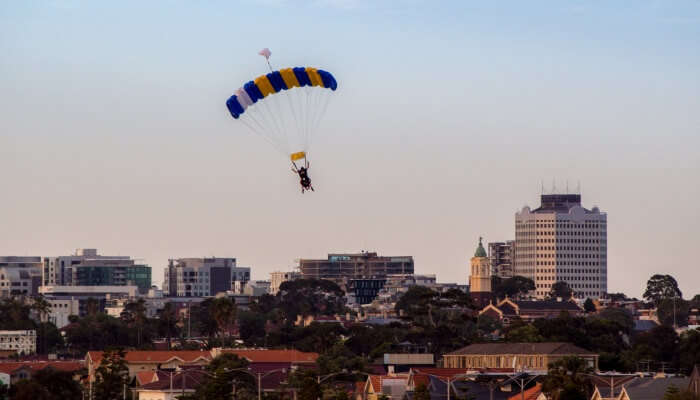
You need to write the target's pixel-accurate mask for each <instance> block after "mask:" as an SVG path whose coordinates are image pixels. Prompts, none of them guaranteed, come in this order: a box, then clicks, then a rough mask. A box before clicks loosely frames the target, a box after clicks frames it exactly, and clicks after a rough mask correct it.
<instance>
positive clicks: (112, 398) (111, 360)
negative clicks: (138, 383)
mask: <svg viewBox="0 0 700 400" xmlns="http://www.w3.org/2000/svg"><path fill="white" fill-rule="evenodd" d="M125 355H126V353H125V352H124V350H121V349H119V350H107V351H105V352H104V353H103V354H102V360H101V361H100V366H99V367H97V370H96V372H95V377H96V380H95V398H97V399H105V400H121V399H122V398H123V397H122V396H123V395H124V393H126V395H127V397H129V396H130V395H131V392H130V391H129V390H128V389H127V386H128V384H129V368H128V367H127V366H126V361H125V360H124V357H125Z"/></svg>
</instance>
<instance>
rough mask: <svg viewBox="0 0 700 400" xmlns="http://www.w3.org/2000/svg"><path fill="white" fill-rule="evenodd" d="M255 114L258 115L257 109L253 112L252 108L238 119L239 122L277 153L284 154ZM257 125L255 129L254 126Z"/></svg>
mask: <svg viewBox="0 0 700 400" xmlns="http://www.w3.org/2000/svg"><path fill="white" fill-rule="evenodd" d="M256 114H259V111H258V110H257V109H255V110H254V107H251V108H250V111H249V112H248V113H246V115H244V116H242V117H241V118H240V120H241V122H244V123H245V124H246V126H248V127H249V128H251V129H252V130H253V132H255V133H257V134H258V135H260V136H262V137H263V138H264V139H265V140H267V141H268V142H270V143H271V144H272V145H273V147H274V148H275V149H277V151H279V152H280V153H282V154H284V153H285V151H284V149H283V148H281V147H280V144H279V143H278V142H277V141H276V140H275V138H274V137H273V136H272V135H271V134H270V132H269V131H268V130H267V129H265V127H264V125H263V124H261V123H260V121H258V119H257V118H256V117H255V115H256ZM248 119H250V121H252V122H253V123H254V124H251V123H250V121H248ZM255 125H257V128H256V126H255Z"/></svg>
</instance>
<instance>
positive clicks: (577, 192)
mask: <svg viewBox="0 0 700 400" xmlns="http://www.w3.org/2000/svg"><path fill="white" fill-rule="evenodd" d="M576 194H578V195H580V194H581V181H580V180H579V181H578V183H577V184H576Z"/></svg>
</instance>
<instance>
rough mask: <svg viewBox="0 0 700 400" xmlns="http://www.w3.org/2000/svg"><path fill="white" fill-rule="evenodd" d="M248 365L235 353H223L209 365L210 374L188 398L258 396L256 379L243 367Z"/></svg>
mask: <svg viewBox="0 0 700 400" xmlns="http://www.w3.org/2000/svg"><path fill="white" fill-rule="evenodd" d="M247 367H248V361H247V360H245V359H242V358H239V357H238V356H237V355H235V354H222V355H221V356H219V357H216V358H215V359H213V360H212V361H211V363H209V365H208V366H207V372H208V374H209V375H208V376H207V378H206V379H205V380H204V382H203V383H202V384H201V385H200V386H199V387H198V388H197V389H196V391H195V393H194V394H192V395H190V396H188V397H189V399H188V400H228V399H231V398H235V399H241V400H248V399H254V398H256V393H257V389H256V388H257V386H256V383H255V379H254V378H253V377H252V376H250V375H249V374H247V373H245V372H242V371H241V369H246V368H247Z"/></svg>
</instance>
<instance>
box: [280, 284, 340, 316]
mask: <svg viewBox="0 0 700 400" xmlns="http://www.w3.org/2000/svg"><path fill="white" fill-rule="evenodd" d="M277 308H279V309H280V311H281V313H282V316H283V317H284V318H285V319H286V320H288V321H294V320H296V318H297V316H298V315H301V316H307V315H335V314H341V313H344V312H345V292H343V290H342V289H341V288H340V287H339V286H338V285H336V284H335V283H334V282H331V281H329V280H325V279H296V280H292V281H286V282H283V283H282V284H281V285H280V290H279V292H278V293H277Z"/></svg>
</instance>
